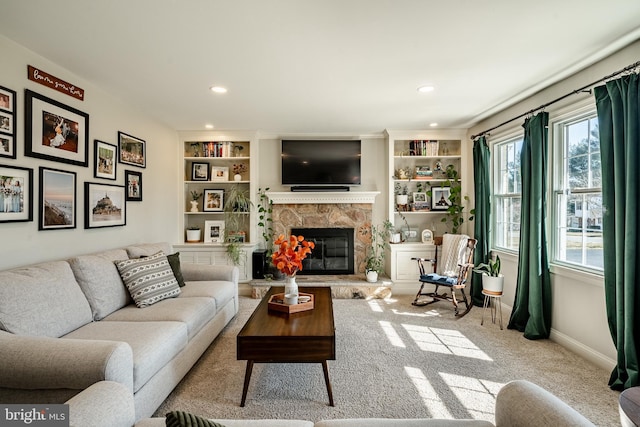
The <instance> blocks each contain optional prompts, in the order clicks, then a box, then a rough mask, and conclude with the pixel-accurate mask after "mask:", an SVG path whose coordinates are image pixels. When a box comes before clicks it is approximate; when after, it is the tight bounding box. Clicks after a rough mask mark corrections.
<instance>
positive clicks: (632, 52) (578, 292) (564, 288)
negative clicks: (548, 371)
mask: <svg viewBox="0 0 640 427" xmlns="http://www.w3.org/2000/svg"><path fill="white" fill-rule="evenodd" d="M639 57H640V42H636V43H634V44H632V45H630V46H628V47H627V48H625V49H623V50H621V51H619V52H617V53H615V54H613V55H611V56H609V57H608V58H605V59H604V60H602V61H600V62H598V63H597V64H595V65H593V66H591V67H589V68H588V69H587V70H585V71H583V72H580V73H577V74H576V75H574V76H572V77H570V78H568V79H565V80H563V81H561V82H559V83H557V84H555V85H553V86H552V87H550V88H548V89H546V90H543V91H541V92H539V93H537V94H535V95H534V96H531V97H529V98H527V99H526V100H524V101H522V102H520V103H518V104H517V105H514V106H513V107H511V108H508V109H506V110H504V111H502V112H500V113H498V114H496V115H494V116H492V117H490V118H489V119H487V120H485V121H483V122H481V123H480V124H478V125H477V126H474V127H473V128H471V129H470V130H469V135H475V134H477V133H479V132H481V131H484V130H486V129H490V128H492V127H493V126H496V125H498V124H500V123H503V122H505V121H507V120H509V119H511V118H513V117H516V116H519V115H520V114H522V113H525V112H527V111H529V110H532V109H534V108H537V107H539V106H541V105H543V104H545V103H547V102H550V101H552V100H554V99H557V98H559V97H561V96H563V95H565V94H567V93H570V92H572V91H574V90H576V89H578V88H581V87H583V86H585V85H588V84H590V83H592V82H594V81H596V80H598V79H600V78H602V77H604V76H607V75H610V74H612V73H614V72H616V71H618V70H620V69H622V68H624V67H626V66H627V65H630V64H633V63H635V62H636V61H638V58H639ZM568 65H569V64H568ZM589 98H591V99H593V95H591V94H580V95H575V96H571V97H569V98H568V99H566V100H564V101H562V102H559V103H557V104H554V105H552V106H549V107H547V108H546V111H547V112H549V115H550V118H551V119H553V116H554V113H557V112H559V111H563V110H566V109H567V108H568V107H569V106H570V105H573V104H584V102H585V101H587V100H588V99H589ZM523 122H524V119H519V120H517V121H515V122H514V124H513V125H511V126H512V127H513V126H520V125H521V124H522V123H523ZM503 130H504V129H496V130H495V131H494V132H493V134H494V135H496V134H498V133H500V132H501V131H503ZM488 139H489V142H490V143H491V137H489V138H488ZM548 230H550V228H548ZM500 258H501V260H502V261H503V273H504V274H505V276H506V280H505V293H504V296H503V303H504V304H506V305H508V306H510V307H511V306H513V301H514V297H515V284H516V278H517V261H518V260H517V257H516V256H512V255H511V256H510V255H509V254H503V253H500ZM551 280H552V298H553V309H552V316H553V317H552V323H551V328H552V332H551V338H552V339H553V340H555V341H558V342H560V343H561V344H563V345H564V346H566V347H568V348H570V349H572V350H573V351H575V352H577V353H579V354H581V355H582V356H584V357H587V358H589V359H590V360H592V361H593V362H594V363H597V364H598V365H600V366H603V367H605V368H607V369H612V368H613V367H614V366H615V359H616V352H615V347H614V346H613V341H612V339H611V335H610V333H609V328H608V324H607V316H606V310H605V300H604V287H603V280H602V277H601V276H597V275H591V274H586V273H581V272H578V271H575V270H570V269H567V268H563V267H559V266H554V265H552V266H551Z"/></svg>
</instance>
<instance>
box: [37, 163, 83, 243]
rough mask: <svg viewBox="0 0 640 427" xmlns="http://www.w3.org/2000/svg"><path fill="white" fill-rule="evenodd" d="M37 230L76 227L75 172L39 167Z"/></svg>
mask: <svg viewBox="0 0 640 427" xmlns="http://www.w3.org/2000/svg"><path fill="white" fill-rule="evenodd" d="M39 195H40V197H39V199H40V204H39V209H38V210H39V212H40V219H39V221H38V230H60V229H65V228H76V173H75V172H69V171H63V170H58V169H50V168H45V167H40V192H39Z"/></svg>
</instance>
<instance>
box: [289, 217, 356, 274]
mask: <svg viewBox="0 0 640 427" xmlns="http://www.w3.org/2000/svg"><path fill="white" fill-rule="evenodd" d="M291 234H294V235H296V236H299V235H303V236H304V238H305V240H307V241H310V242H314V243H315V245H316V247H315V249H314V250H313V251H312V252H311V255H308V256H307V258H306V259H304V260H303V261H302V271H300V272H298V274H353V272H354V267H353V255H354V244H353V228H292V229H291Z"/></svg>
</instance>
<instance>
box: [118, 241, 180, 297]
mask: <svg viewBox="0 0 640 427" xmlns="http://www.w3.org/2000/svg"><path fill="white" fill-rule="evenodd" d="M116 267H117V268H118V271H119V272H120V276H121V277H122V281H123V282H124V284H125V286H126V287H127V289H128V290H129V293H130V294H131V297H132V298H133V301H134V302H135V303H136V305H137V306H138V307H140V308H143V307H148V306H150V305H152V304H155V303H157V302H158V301H162V300H163V299H167V298H172V297H175V296H178V295H179V294H180V286H178V282H177V281H176V277H175V276H174V274H173V270H171V266H170V265H169V261H168V260H167V256H166V255H165V254H164V253H163V252H158V253H157V254H155V255H151V256H149V257H146V258H137V259H128V260H125V261H118V262H116Z"/></svg>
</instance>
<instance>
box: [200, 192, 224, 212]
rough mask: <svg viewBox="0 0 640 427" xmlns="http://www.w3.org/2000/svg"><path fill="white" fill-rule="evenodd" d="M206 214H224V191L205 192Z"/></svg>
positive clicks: (204, 208)
mask: <svg viewBox="0 0 640 427" xmlns="http://www.w3.org/2000/svg"><path fill="white" fill-rule="evenodd" d="M203 200H204V202H203V203H204V206H203V207H202V210H203V211H204V212H222V209H223V207H224V190H204V199H203Z"/></svg>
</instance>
